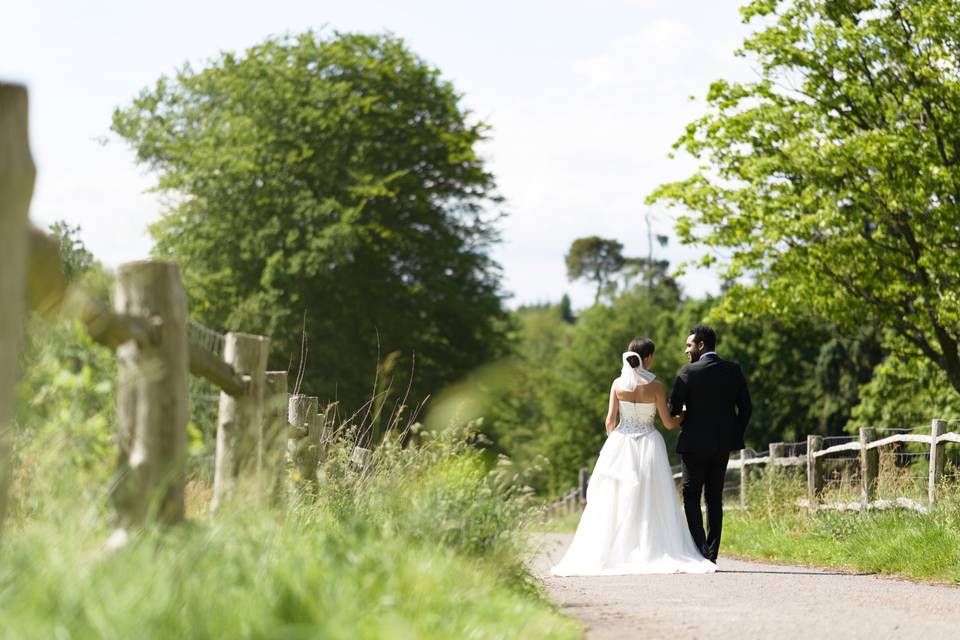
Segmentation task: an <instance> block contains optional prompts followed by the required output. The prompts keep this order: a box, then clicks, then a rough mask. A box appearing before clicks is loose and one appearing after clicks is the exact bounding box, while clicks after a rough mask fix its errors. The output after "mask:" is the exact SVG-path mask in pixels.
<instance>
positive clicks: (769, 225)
mask: <svg viewBox="0 0 960 640" xmlns="http://www.w3.org/2000/svg"><path fill="white" fill-rule="evenodd" d="M743 13H744V16H745V18H746V19H747V20H748V21H750V20H754V21H756V22H757V24H758V28H759V30H758V31H757V32H755V33H754V34H753V35H751V36H750V37H749V38H748V39H747V40H746V42H745V43H744V50H745V51H746V52H747V53H749V54H751V55H753V56H755V57H756V59H757V60H758V68H759V72H760V76H761V77H760V79H759V80H757V81H756V82H751V83H742V84H738V83H729V82H725V81H717V82H715V83H714V84H713V85H712V86H711V87H710V91H709V93H708V96H707V101H708V104H709V107H710V111H709V113H708V114H707V115H705V116H704V117H702V118H701V119H699V120H697V121H696V122H694V123H692V124H690V125H689V127H688V128H687V132H686V134H685V135H684V136H683V137H681V139H680V140H679V141H678V143H677V146H678V147H680V148H683V149H685V150H686V151H688V152H689V153H691V154H692V155H693V156H694V157H696V158H697V159H699V160H700V161H701V163H702V168H701V169H700V170H699V171H697V172H696V173H695V174H694V175H693V176H691V177H690V178H688V179H687V180H684V181H682V182H677V183H674V184H667V185H663V186H661V187H660V188H659V189H657V190H656V191H655V192H654V193H653V194H652V196H651V200H654V201H664V202H667V203H672V204H676V205H682V206H684V207H686V208H687V209H688V210H689V211H690V213H689V214H686V215H682V216H681V217H680V218H679V219H678V222H677V231H678V233H679V235H680V237H681V239H682V240H683V241H684V242H695V243H701V244H703V245H705V246H706V247H708V248H709V249H710V252H709V254H708V255H707V257H706V258H705V264H707V263H711V262H712V261H713V260H715V259H716V257H717V256H718V255H721V254H729V255H730V256H731V258H730V260H729V261H728V262H727V263H726V267H725V273H724V275H725V277H726V278H729V279H731V280H733V279H738V278H739V279H741V280H740V281H741V282H749V283H751V285H752V286H747V285H744V284H740V285H737V286H735V287H734V288H733V289H732V290H731V291H730V292H729V294H728V295H727V296H725V298H724V304H723V305H722V306H721V307H719V309H718V315H722V316H724V317H726V318H728V319H731V320H733V319H739V318H744V317H758V316H762V315H768V314H769V315H773V316H776V317H778V318H779V319H781V320H782V321H785V322H792V321H794V320H795V319H798V318H805V317H808V316H810V315H815V316H819V317H822V318H827V319H829V320H830V321H832V322H834V323H837V324H839V325H841V326H843V327H844V328H845V329H846V330H850V329H853V328H856V327H858V326H860V325H866V326H881V327H886V328H889V329H890V330H892V331H894V332H895V333H896V335H897V336H898V339H899V340H902V341H906V342H908V343H909V344H911V345H912V346H913V348H914V349H915V350H916V351H917V352H918V353H920V354H922V355H923V357H925V358H927V359H929V361H930V362H932V363H934V364H935V365H936V366H937V367H939V368H940V369H942V370H943V371H944V373H945V376H946V380H947V381H948V382H949V384H950V385H951V386H952V387H953V388H954V390H956V391H958V392H960V350H958V340H960V329H958V327H960V293H958V292H960V286H958V285H960V277H958V274H960V251H958V243H957V225H958V222H960V202H958V201H957V198H956V193H957V185H958V184H960V162H958V158H960V108H958V105H960V75H958V73H957V59H956V51H957V48H958V46H960V23H958V22H957V21H956V20H955V17H956V3H955V2H953V0H923V1H920V2H910V3H904V2H900V1H898V0H863V1H857V2H834V1H832V0H788V1H784V2H770V1H768V0H754V1H752V2H749V3H748V4H747V5H746V7H745V8H744V9H743Z"/></svg>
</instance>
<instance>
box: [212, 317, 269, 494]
mask: <svg viewBox="0 0 960 640" xmlns="http://www.w3.org/2000/svg"><path fill="white" fill-rule="evenodd" d="M269 350H270V339H269V338H265V337H263V336H255V335H250V334H248V333H235V332H229V333H227V335H226V337H225V339H224V343H223V359H224V361H226V363H227V364H229V365H230V366H231V367H233V370H234V371H236V372H237V373H238V374H240V375H241V376H242V377H243V378H244V380H245V381H246V383H247V384H246V386H247V389H246V393H244V394H242V395H237V396H231V395H230V394H228V393H227V392H225V391H221V392H220V409H219V412H218V414H217V452H216V463H215V464H216V466H215V468H214V473H213V502H212V503H211V504H210V509H211V510H212V511H216V510H217V509H218V508H219V507H220V506H222V505H223V504H224V502H225V501H226V500H228V499H229V498H230V496H231V495H233V492H234V489H235V486H236V484H237V482H238V481H239V480H240V479H241V478H242V477H249V478H250V480H251V481H253V480H254V479H255V478H254V476H255V474H256V468H257V449H258V446H257V445H258V440H259V436H260V428H261V425H262V423H263V394H264V380H265V377H266V371H267V355H268V353H269Z"/></svg>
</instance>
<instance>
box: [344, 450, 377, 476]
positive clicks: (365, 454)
mask: <svg viewBox="0 0 960 640" xmlns="http://www.w3.org/2000/svg"><path fill="white" fill-rule="evenodd" d="M372 458H373V450H372V449H367V448H365V447H354V448H353V452H352V453H351V454H350V462H351V463H353V464H354V465H355V466H356V467H357V469H358V470H359V471H360V473H366V471H367V467H368V466H369V465H370V460H371V459H372Z"/></svg>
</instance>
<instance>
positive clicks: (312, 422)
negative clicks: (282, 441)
mask: <svg viewBox="0 0 960 640" xmlns="http://www.w3.org/2000/svg"><path fill="white" fill-rule="evenodd" d="M317 405H318V400H317V398H316V397H315V396H305V395H294V396H290V404H289V408H288V412H287V422H288V426H287V461H288V463H289V464H290V467H291V469H290V476H289V477H290V491H289V493H290V495H292V496H310V495H315V494H316V491H317V461H318V458H319V449H320V447H319V445H320V442H319V440H320V439H319V435H320V434H319V432H318V429H317V428H316V425H317V420H316V416H317Z"/></svg>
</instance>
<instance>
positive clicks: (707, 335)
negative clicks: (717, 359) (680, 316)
mask: <svg viewBox="0 0 960 640" xmlns="http://www.w3.org/2000/svg"><path fill="white" fill-rule="evenodd" d="M687 335H692V336H693V341H694V342H702V343H703V348H704V349H706V350H707V351H713V350H714V349H716V348H717V332H716V331H714V330H713V329H711V328H710V327H708V326H707V325H705V324H698V325H697V326H695V327H694V328H693V329H690V333H689V334H687Z"/></svg>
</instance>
